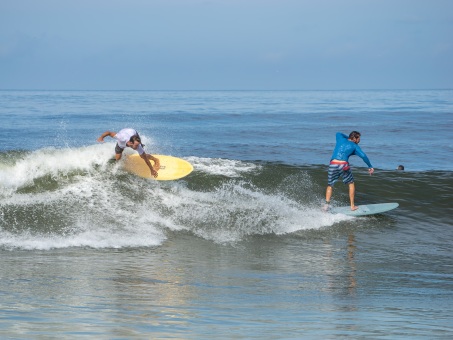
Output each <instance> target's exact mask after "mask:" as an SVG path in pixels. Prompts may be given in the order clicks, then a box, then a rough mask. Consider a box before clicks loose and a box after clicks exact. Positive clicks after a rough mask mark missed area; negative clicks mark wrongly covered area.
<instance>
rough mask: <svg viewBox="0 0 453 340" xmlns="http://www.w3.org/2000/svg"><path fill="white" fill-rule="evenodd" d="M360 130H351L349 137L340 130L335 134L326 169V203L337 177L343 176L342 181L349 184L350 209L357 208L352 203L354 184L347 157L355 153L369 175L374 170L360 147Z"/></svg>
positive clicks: (328, 201)
mask: <svg viewBox="0 0 453 340" xmlns="http://www.w3.org/2000/svg"><path fill="white" fill-rule="evenodd" d="M359 143H360V132H357V131H352V132H351V133H350V134H349V137H348V136H346V135H345V134H343V133H341V132H337V134H336V145H335V149H334V151H333V154H332V158H331V160H330V165H329V170H328V185H327V190H326V203H327V204H329V203H330V199H331V197H332V191H333V186H334V184H335V182H336V181H337V180H338V178H339V177H340V176H341V177H343V183H344V184H348V185H349V200H350V201H351V210H357V209H358V208H359V207H358V206H356V205H355V204H354V197H355V184H354V177H353V176H352V171H351V167H350V166H349V157H350V156H352V155H357V156H359V157H360V158H362V159H363V161H364V162H365V163H366V164H367V165H368V172H369V173H370V175H371V174H372V173H373V172H374V169H373V166H372V165H371V163H370V160H369V159H368V157H367V155H366V154H365V152H363V151H362V149H360V147H359V145H358V144H359Z"/></svg>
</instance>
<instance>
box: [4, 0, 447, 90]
mask: <svg viewBox="0 0 453 340" xmlns="http://www.w3.org/2000/svg"><path fill="white" fill-rule="evenodd" d="M439 88H450V89H451V88H453V1H452V0H0V89H56V90H60V89H78V90H84V89H85V90H95V89H98V90H102V89H105V90H122V89H123V90H243V89H245V90H249V89H250V90H253V89H256V90H267V89H269V90H298V89H300V90H310V89H313V90H324V89H333V90H336V89H439Z"/></svg>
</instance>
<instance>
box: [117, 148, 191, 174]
mask: <svg viewBox="0 0 453 340" xmlns="http://www.w3.org/2000/svg"><path fill="white" fill-rule="evenodd" d="M153 156H154V157H156V158H158V159H159V162H160V169H159V170H158V171H157V173H158V174H159V176H157V178H154V177H153V176H151V171H150V170H149V168H148V166H147V165H146V163H145V161H144V160H143V159H142V158H141V157H140V155H138V154H134V155H129V156H127V158H126V160H125V162H124V169H125V170H126V171H128V172H130V173H132V174H134V175H137V176H140V177H143V178H152V179H157V180H159V181H171V180H175V179H180V178H183V177H185V176H187V175H188V174H190V173H191V172H192V170H193V166H192V164H190V163H189V162H187V161H185V160H184V159H181V158H177V157H172V156H165V155H154V154H153ZM150 162H151V164H153V165H154V162H153V161H150Z"/></svg>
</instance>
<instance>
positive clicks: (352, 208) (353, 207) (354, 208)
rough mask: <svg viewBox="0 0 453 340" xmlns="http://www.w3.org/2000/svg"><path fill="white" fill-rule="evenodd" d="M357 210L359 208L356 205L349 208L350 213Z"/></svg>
mask: <svg viewBox="0 0 453 340" xmlns="http://www.w3.org/2000/svg"><path fill="white" fill-rule="evenodd" d="M357 209H359V207H358V206H356V205H354V206H352V207H351V210H352V211H354V210H357Z"/></svg>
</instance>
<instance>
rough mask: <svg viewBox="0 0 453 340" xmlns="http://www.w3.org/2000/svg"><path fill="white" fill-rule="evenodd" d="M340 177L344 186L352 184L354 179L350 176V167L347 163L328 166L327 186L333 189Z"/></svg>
mask: <svg viewBox="0 0 453 340" xmlns="http://www.w3.org/2000/svg"><path fill="white" fill-rule="evenodd" d="M340 176H341V177H343V183H344V184H350V183H354V177H353V176H352V171H351V167H350V166H349V164H348V163H340V164H335V163H331V164H330V165H329V171H328V178H327V184H328V185H329V186H331V187H333V185H334V184H335V182H336V181H338V178H340Z"/></svg>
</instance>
